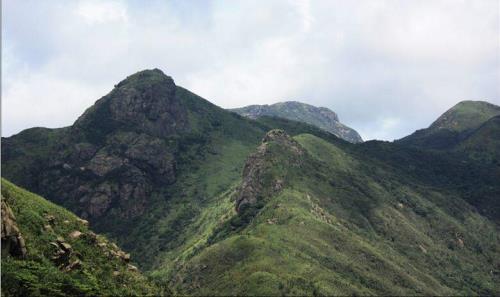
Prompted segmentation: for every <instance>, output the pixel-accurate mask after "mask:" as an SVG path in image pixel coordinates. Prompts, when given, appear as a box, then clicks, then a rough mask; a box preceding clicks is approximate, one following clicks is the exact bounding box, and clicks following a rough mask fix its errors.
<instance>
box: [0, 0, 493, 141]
mask: <svg viewBox="0 0 500 297" xmlns="http://www.w3.org/2000/svg"><path fill="white" fill-rule="evenodd" d="M499 3H500V1H499V0H469V1H461V0H449V1H440V0H415V1H411V0H404V1H403V0H392V1H386V0H366V1H363V0H355V1H350V0H325V1H320V0H311V1H309V0H295V1H291V0H288V1H280V0H272V1H265V0H259V1H256V0H247V1H236V0H226V1H186V0H163V1H139V0H135V1H120V0H89V1H77V0H74V1H62V0H61V1H38V0H36V1H24V0H5V1H2V4H3V7H2V135H3V136H9V135H12V134H14V133H17V132H19V131H21V130H23V129H25V128H29V127H33V126H45V127H62V126H67V125H70V124H72V123H73V121H74V120H75V119H76V118H77V117H78V116H79V115H80V114H81V113H82V112H83V111H84V110H85V109H86V108H87V107H88V106H90V105H91V104H93V103H94V102H95V101H96V100H97V99H98V98H100V97H101V96H103V95H105V94H106V93H107V92H109V91H110V90H111V88H112V87H113V85H114V84H116V83H117V82H118V81H120V80H122V79H123V78H125V77H126V76H127V75H130V74H132V73H134V72H136V71H139V70H142V69H145V68H155V67H156V68H160V69H162V70H163V71H164V72H165V73H166V74H168V75H170V76H172V77H173V78H174V80H175V81H176V83H177V84H178V85H181V86H184V87H186V88H188V89H190V90H191V91H193V92H195V93H197V94H199V95H201V96H202V97H204V98H207V99H208V100H210V101H212V102H213V103H215V104H217V105H219V106H222V107H227V108H229V107H239V106H244V105H249V104H269V103H274V102H279V101H284V100H297V101H303V102H307V103H310V104H313V105H320V106H325V107H329V108H331V109H332V110H334V111H336V112H337V113H338V114H339V116H340V120H341V121H342V122H344V123H346V124H348V125H350V126H351V127H353V128H355V129H356V130H357V131H358V132H360V134H361V135H362V136H363V138H364V139H384V140H393V139H396V138H400V137H402V136H404V135H407V134H409V133H411V132H413V131H414V130H416V129H419V128H423V127H426V126H428V125H429V124H430V123H431V122H432V121H433V120H434V119H435V118H436V117H437V116H439V115H440V114H441V113H442V112H444V111H445V110H446V109H448V108H449V107H451V106H452V105H454V104H455V103H457V102H458V101H461V100H487V101H490V102H493V103H496V104H500V89H499V88H500V58H499V54H500V44H499V43H500V24H499V18H500V17H499V14H500V8H499Z"/></svg>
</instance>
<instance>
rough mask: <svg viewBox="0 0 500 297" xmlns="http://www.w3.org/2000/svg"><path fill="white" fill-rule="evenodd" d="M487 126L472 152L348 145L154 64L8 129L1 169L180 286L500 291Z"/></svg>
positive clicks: (262, 290)
mask: <svg viewBox="0 0 500 297" xmlns="http://www.w3.org/2000/svg"><path fill="white" fill-rule="evenodd" d="M497 123H498V121H495V120H493V119H492V118H490V119H489V120H487V121H486V122H482V123H480V124H479V126H477V127H476V128H474V130H473V131H476V132H475V133H473V134H468V135H469V137H470V138H468V141H465V140H464V141H463V142H461V145H463V146H464V149H465V148H467V150H468V151H467V153H464V152H463V151H458V150H436V149H433V148H432V147H426V146H418V145H412V144H409V143H404V142H395V143H389V142H381V141H368V142H364V143H359V144H352V143H350V142H348V141H345V140H343V139H340V138H338V137H336V136H335V135H333V134H331V133H329V132H327V131H325V130H322V129H320V128H318V127H316V126H314V125H310V124H307V123H303V122H300V121H293V120H289V119H285V118H283V117H273V116H259V117H258V118H257V119H250V118H247V117H243V116H240V115H238V114H236V113H233V112H230V111H227V110H224V109H221V108H219V107H217V106H215V105H213V104H211V103H210V102H208V101H206V100H205V99H203V98H201V97H199V96H197V95H195V94H193V93H191V92H189V91H188V90H186V89H184V88H182V87H179V86H177V85H175V83H174V81H173V80H172V78H170V77H168V76H167V75H165V74H163V72H161V71H160V70H157V69H154V70H145V71H141V72H139V73H136V74H133V75H131V76H129V77H128V78H126V79H125V80H123V81H122V82H120V83H119V84H117V85H116V86H115V88H114V89H113V90H112V91H111V92H110V93H109V94H107V95H106V96H104V97H102V98H101V99H99V100H98V101H97V102H96V103H95V104H94V105H93V106H92V107H90V108H89V109H88V110H87V111H86V112H85V113H84V114H83V115H82V116H81V117H80V118H79V119H77V120H76V122H75V123H74V124H73V125H72V126H70V127H65V128H61V129H46V128H33V129H28V130H25V131H23V132H21V133H19V134H17V135H14V136H12V137H9V138H2V145H3V147H2V173H3V175H4V176H5V177H6V178H8V179H10V180H12V181H13V182H15V183H17V184H19V185H21V186H23V187H26V188H27V189H29V190H31V191H33V192H35V193H38V194H43V196H44V197H46V198H47V199H49V200H50V201H53V202H55V203H57V204H59V205H61V206H64V207H66V208H68V209H70V210H72V211H74V212H75V213H76V214H78V215H80V216H83V217H84V218H85V219H88V220H89V222H90V225H91V226H92V228H93V229H94V230H96V231H98V232H102V233H104V234H105V235H106V236H107V237H108V238H111V239H112V240H116V242H117V243H118V244H119V245H120V246H121V247H122V248H123V250H125V251H127V252H130V253H131V256H132V259H134V261H135V263H137V265H138V266H139V267H140V269H141V270H142V271H145V273H146V275H147V276H148V278H149V279H150V280H151V281H152V282H153V283H155V284H161V285H162V286H164V287H168V288H170V289H171V290H173V293H175V294H177V295H203V296H206V295H355V294H356V295H361V294H363V295H367V294H372V295H424V294H425V295H473V294H474V295H498V294H500V291H499V290H498V286H497V285H496V284H497V283H499V281H500V263H499V262H498V259H500V249H499V246H500V245H499V240H500V236H499V232H498V228H499V225H500V201H499V200H498V197H500V186H499V184H498V180H500V167H499V166H498V165H497V164H496V163H494V162H493V159H494V158H495V157H494V155H495V153H497V152H498V149H497V148H496V146H495V145H496V143H498V142H497V137H496V135H491V133H495V131H497V130H496V129H497ZM470 131H472V130H470ZM439 137H440V136H439V135H436V136H435V140H436V141H437V140H438V138H439ZM485 140H486V141H488V145H487V146H486V147H487V149H485V148H484V147H482V146H480V144H481V143H480V142H484V141H485ZM475 152H481V156H482V157H481V158H477V157H475V156H474V153H475ZM486 157H488V158H489V160H491V161H488V162H486V161H485V160H487V159H486Z"/></svg>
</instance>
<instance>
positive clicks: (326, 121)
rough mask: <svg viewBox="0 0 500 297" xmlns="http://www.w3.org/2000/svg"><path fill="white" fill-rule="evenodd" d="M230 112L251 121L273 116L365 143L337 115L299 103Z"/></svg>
mask: <svg viewBox="0 0 500 297" xmlns="http://www.w3.org/2000/svg"><path fill="white" fill-rule="evenodd" d="M230 110H231V111H234V112H236V113H238V114H240V115H242V116H245V117H248V118H251V119H257V118H259V117H262V116H271V117H280V118H285V119H289V120H293V121H299V122H304V123H307V124H311V125H314V126H316V127H319V128H321V129H323V130H325V131H328V132H330V133H332V134H333V135H335V136H337V137H339V138H342V139H344V140H347V141H349V142H352V143H359V142H363V139H362V138H361V136H359V134H358V132H356V131H355V130H354V129H352V128H349V127H347V126H346V125H344V124H342V123H341V122H340V121H339V118H338V116H337V114H336V113H335V112H333V111H331V110H330V109H328V108H325V107H316V106H312V105H309V104H305V103H301V102H297V101H286V102H279V103H275V104H271V105H249V106H245V107H241V108H234V109H230Z"/></svg>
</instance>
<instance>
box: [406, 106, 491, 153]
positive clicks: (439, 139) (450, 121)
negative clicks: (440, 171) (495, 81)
mask: <svg viewBox="0 0 500 297" xmlns="http://www.w3.org/2000/svg"><path fill="white" fill-rule="evenodd" d="M498 115H500V106H497V105H494V104H491V103H488V102H484V101H462V102H459V103H458V104H457V105H455V106H453V107H452V108H450V109H449V110H448V111H446V112H445V113H444V114H443V115H441V116H440V117H439V118H438V119H437V120H436V121H434V122H433V123H432V124H431V125H430V126H429V128H427V129H422V130H418V131H416V132H415V133H413V134H411V135H409V136H407V137H404V138H402V139H400V140H399V141H398V142H399V143H402V144H405V145H412V146H418V147H422V148H428V149H452V148H454V147H455V146H457V145H459V143H460V142H461V141H463V140H464V139H465V138H467V137H468V136H469V134H470V133H471V132H473V131H474V130H475V129H477V128H479V127H480V126H481V125H482V124H483V123H485V122H486V121H488V120H489V119H490V118H492V117H494V116H498Z"/></svg>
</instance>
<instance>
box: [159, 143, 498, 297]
mask: <svg viewBox="0 0 500 297" xmlns="http://www.w3.org/2000/svg"><path fill="white" fill-rule="evenodd" d="M295 139H296V140H297V141H299V143H300V144H301V145H302V146H303V147H304V148H305V149H306V150H307V152H308V155H306V156H304V158H305V160H307V162H305V163H303V165H301V166H300V168H295V169H294V168H290V167H288V168H285V170H286V171H287V172H286V175H287V178H286V180H287V181H288V182H287V183H286V184H287V186H286V189H284V190H283V191H281V192H280V193H279V194H277V195H272V196H271V197H268V198H267V199H266V203H265V205H264V206H263V207H262V208H261V209H260V210H259V211H258V212H257V214H256V215H255V217H254V218H253V219H252V220H251V221H250V222H249V224H248V225H246V227H245V228H244V229H242V230H240V231H237V232H236V233H228V234H226V235H225V238H223V239H221V240H219V241H217V242H216V243H213V244H211V245H207V246H206V247H205V248H203V249H201V250H200V251H198V252H197V253H195V254H194V255H192V256H191V257H187V258H185V259H184V263H183V264H182V265H179V266H178V267H177V268H178V270H176V277H175V278H173V279H171V284H172V286H173V288H174V289H175V290H177V292H179V293H187V294H200V295H212V294H222V295H260V294H264V295H266V294H270V295H345V294H358V295H359V294H378V295H380V294H382V295H386V294H396V295H416V294H427V295H457V294H463V295H471V294H485V295H491V294H498V293H499V291H498V287H497V286H496V284H497V283H498V281H499V277H498V274H497V272H496V271H497V270H496V269H497V268H496V267H495V265H497V264H496V263H495V261H497V260H496V259H498V258H499V255H500V249H499V248H498V246H499V245H498V243H499V236H498V232H497V229H496V228H497V227H496V226H495V225H494V224H493V223H491V222H489V221H488V220H486V219H485V218H484V217H482V216H481V215H479V214H478V213H477V212H476V211H474V209H473V208H471V207H470V206H469V205H468V204H467V202H465V201H464V200H463V199H461V198H460V197H457V196H455V195H454V194H452V193H449V192H448V191H446V190H445V189H442V188H441V189H439V188H435V187H433V186H428V185H426V184H424V183H422V182H419V181H415V180H414V183H413V184H409V183H407V182H405V181H404V178H402V177H398V176H395V174H394V172H393V170H391V168H390V167H389V166H381V167H378V168H377V169H376V172H372V171H370V170H367V169H368V167H370V165H367V162H369V159H367V158H363V159H360V158H359V157H358V156H356V155H355V154H354V155H353V154H350V153H348V152H346V151H344V150H342V149H341V148H339V147H337V146H335V145H333V144H331V143H329V142H327V141H325V140H322V139H319V138H317V137H315V136H312V135H307V134H304V135H299V136H297V137H296V138H295ZM274 153H277V155H272V156H270V157H269V158H276V159H275V160H280V159H281V158H282V156H283V155H282V154H278V151H274ZM281 153H282V152H281ZM373 162H376V161H373ZM374 164H376V163H374ZM282 169H283V168H282ZM270 170H272V171H274V172H272V173H270V174H271V175H273V176H274V175H279V176H282V175H283V174H284V172H283V171H281V170H278V171H276V167H274V168H271V169H270ZM407 178H408V179H411V177H407ZM220 199H222V200H223V201H224V200H226V201H227V200H229V199H230V198H229V197H221V198H220ZM450 201H454V202H453V203H450ZM478 231H479V232H478ZM215 232H219V231H218V230H215ZM479 263H481V264H479ZM436 267H439V269H436ZM160 271H161V270H159V271H158V272H156V274H157V275H158V274H159V273H160ZM492 272H493V273H492Z"/></svg>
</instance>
